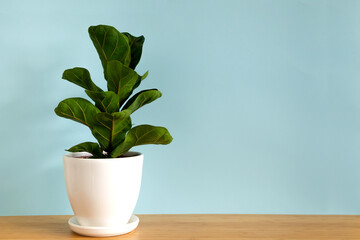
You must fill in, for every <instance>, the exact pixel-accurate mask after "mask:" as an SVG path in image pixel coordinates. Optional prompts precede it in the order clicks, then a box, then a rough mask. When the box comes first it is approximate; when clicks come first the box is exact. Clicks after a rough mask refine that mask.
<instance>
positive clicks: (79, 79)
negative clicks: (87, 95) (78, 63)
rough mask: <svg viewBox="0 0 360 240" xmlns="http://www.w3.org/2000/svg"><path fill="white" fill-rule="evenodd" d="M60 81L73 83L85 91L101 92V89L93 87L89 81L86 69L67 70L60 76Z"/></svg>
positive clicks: (93, 84) (92, 83)
mask: <svg viewBox="0 0 360 240" xmlns="http://www.w3.org/2000/svg"><path fill="white" fill-rule="evenodd" d="M62 79H65V80H68V81H69V82H72V83H75V84H76V85H78V86H80V87H83V88H85V89H87V90H91V91H97V92H99V91H100V92H101V91H102V89H101V88H99V87H98V86H96V85H95V83H94V82H93V81H92V80H91V77H90V73H89V71H88V70H87V69H85V68H81V67H76V68H72V69H67V70H65V71H64V73H63V75H62Z"/></svg>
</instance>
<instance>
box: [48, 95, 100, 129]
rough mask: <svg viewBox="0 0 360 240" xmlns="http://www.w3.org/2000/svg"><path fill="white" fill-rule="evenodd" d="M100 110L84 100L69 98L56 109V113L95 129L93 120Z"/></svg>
mask: <svg viewBox="0 0 360 240" xmlns="http://www.w3.org/2000/svg"><path fill="white" fill-rule="evenodd" d="M99 112H100V110H99V109H97V107H95V106H94V105H93V104H92V103H91V102H89V101H88V100H86V99H83V98H67V99H65V100H63V101H61V102H60V103H59V105H58V106H57V107H56V108H55V113H56V114H57V115H58V116H60V117H64V118H68V119H71V120H74V121H77V122H79V123H82V124H85V125H86V126H88V127H89V128H90V129H92V128H93V126H92V125H93V119H94V117H95V115H96V114H97V113H99Z"/></svg>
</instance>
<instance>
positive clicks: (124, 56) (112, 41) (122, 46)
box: [89, 25, 131, 78]
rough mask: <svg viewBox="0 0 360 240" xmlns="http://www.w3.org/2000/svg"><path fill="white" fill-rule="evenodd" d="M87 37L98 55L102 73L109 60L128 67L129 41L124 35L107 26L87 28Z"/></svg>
mask: <svg viewBox="0 0 360 240" xmlns="http://www.w3.org/2000/svg"><path fill="white" fill-rule="evenodd" d="M89 35H90V38H91V40H92V42H93V44H94V46H95V48H96V50H97V52H98V54H99V57H100V60H101V63H102V65H103V68H104V72H105V71H106V68H107V64H108V62H109V61H111V60H117V61H120V62H121V63H123V64H124V65H126V66H129V64H130V61H131V50H130V45H129V40H128V38H127V37H126V36H125V35H123V34H121V33H120V32H119V31H118V30H116V29H115V28H114V27H112V26H107V25H98V26H91V27H89ZM105 78H106V76H105Z"/></svg>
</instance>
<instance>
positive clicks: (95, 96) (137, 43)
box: [55, 25, 173, 158]
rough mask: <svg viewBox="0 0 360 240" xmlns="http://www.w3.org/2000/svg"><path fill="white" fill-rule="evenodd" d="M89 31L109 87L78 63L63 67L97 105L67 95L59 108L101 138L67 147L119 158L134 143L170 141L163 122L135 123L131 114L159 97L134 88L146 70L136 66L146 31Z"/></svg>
mask: <svg viewBox="0 0 360 240" xmlns="http://www.w3.org/2000/svg"><path fill="white" fill-rule="evenodd" d="M89 35H90V39H91V40H92V42H93V44H94V46H95V48H96V51H97V53H98V54H99V57H100V60H101V64H102V66H103V69H104V77H105V80H106V81H107V91H104V90H102V89H101V88H100V87H98V86H97V85H96V84H95V83H94V82H93V81H92V79H91V77H90V73H89V71H88V70H87V69H85V68H82V67H75V68H71V69H67V70H65V71H64V73H63V75H62V78H63V79H65V80H67V81H69V82H72V83H74V84H76V85H78V86H80V87H82V88H84V89H85V93H86V94H87V96H88V97H89V98H90V99H91V100H92V101H94V104H93V103H92V102H90V101H88V100H86V99H84V98H78V97H74V98H67V99H65V100H63V101H61V102H60V103H59V105H58V106H57V107H56V108H55V113H56V114H57V115H58V116H60V117H64V118H68V119H71V120H74V121H76V122H79V123H82V124H84V125H85V126H87V127H88V128H89V129H90V130H91V133H92V135H93V136H94V137H95V139H96V140H97V143H95V142H83V143H80V144H78V145H75V146H73V147H71V148H69V149H67V150H66V151H69V152H88V153H90V154H92V158H117V157H120V156H122V155H123V154H125V153H126V152H128V151H129V150H130V149H131V148H132V147H134V146H138V145H144V144H163V145H165V144H169V143H170V142H171V141H172V139H173V138H172V136H171V135H170V133H169V131H168V130H167V129H166V128H164V127H157V126H152V125H139V126H135V127H133V125H132V121H131V116H130V115H131V114H132V113H133V112H135V111H136V110H138V109H139V108H141V107H143V106H145V105H146V104H148V103H151V102H153V101H154V100H156V99H158V98H159V97H161V92H160V91H159V90H157V89H148V90H143V91H140V92H138V93H136V94H134V95H133V92H134V90H135V89H136V88H137V87H138V86H139V85H140V83H141V81H142V80H144V79H145V78H146V77H147V75H148V72H146V73H145V74H143V75H139V74H138V73H137V72H136V71H135V68H136V66H137V64H138V63H139V61H140V58H141V54H142V47H143V44H144V41H145V38H144V36H140V37H135V36H133V35H131V34H130V33H127V32H123V33H120V32H119V31H118V30H116V29H115V28H114V27H112V26H107V25H98V26H91V27H89Z"/></svg>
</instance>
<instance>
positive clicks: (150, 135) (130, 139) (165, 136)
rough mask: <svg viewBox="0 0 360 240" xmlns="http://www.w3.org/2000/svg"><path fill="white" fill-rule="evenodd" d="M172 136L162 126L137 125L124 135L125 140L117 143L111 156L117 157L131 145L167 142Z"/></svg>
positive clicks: (169, 141)
mask: <svg viewBox="0 0 360 240" xmlns="http://www.w3.org/2000/svg"><path fill="white" fill-rule="evenodd" d="M172 139H173V138H172V136H171V135H170V133H169V131H168V130H167V129H166V128H164V127H156V126H151V125H139V126H136V127H134V128H132V129H131V130H130V131H129V132H128V133H127V134H126V137H125V141H124V142H123V143H122V144H120V145H118V146H117V147H116V148H115V149H114V150H113V151H112V152H111V154H110V156H111V157H113V158H115V157H119V156H121V155H123V154H124V153H126V152H128V151H129V150H130V149H131V148H132V147H134V146H138V145H144V144H164V145H165V144H169V143H171V141H172Z"/></svg>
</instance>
